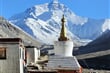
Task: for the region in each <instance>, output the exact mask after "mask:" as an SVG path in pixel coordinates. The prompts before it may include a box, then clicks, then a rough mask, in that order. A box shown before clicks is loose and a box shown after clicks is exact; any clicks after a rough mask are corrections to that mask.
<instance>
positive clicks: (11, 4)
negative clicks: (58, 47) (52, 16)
mask: <svg viewBox="0 0 110 73" xmlns="http://www.w3.org/2000/svg"><path fill="white" fill-rule="evenodd" d="M51 1H52V0H0V16H3V17H5V18H6V19H8V18H9V17H11V16H12V15H14V14H17V13H20V12H23V11H25V10H26V9H27V8H30V7H32V6H34V5H37V4H43V3H49V2H51ZM59 2H60V3H63V4H65V5H66V6H67V7H69V8H70V9H71V10H72V11H73V12H74V13H75V14H77V15H79V16H83V17H89V18H94V19H103V18H110V0H59Z"/></svg>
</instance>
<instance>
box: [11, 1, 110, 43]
mask: <svg viewBox="0 0 110 73" xmlns="http://www.w3.org/2000/svg"><path fill="white" fill-rule="evenodd" d="M63 14H64V15H65V18H66V19H67V22H66V27H67V35H69V38H71V39H73V40H74V41H79V39H89V40H94V39H96V38H97V37H98V36H100V35H101V34H102V32H103V31H105V30H106V29H110V24H109V22H110V20H109V19H108V20H105V19H101V20H95V19H90V18H85V17H80V16H77V15H76V14H75V13H74V12H72V11H71V10H70V9H69V8H68V7H66V6H65V5H64V4H61V3H59V2H58V1H57V0H53V1H52V2H50V3H45V4H41V5H35V6H33V7H31V8H28V9H27V10H26V11H24V12H22V13H20V14H17V15H14V16H12V17H11V18H10V19H9V20H10V21H11V22H12V23H14V24H15V25H17V26H19V27H20V28H21V29H23V30H24V31H26V32H27V33H29V34H30V35H32V36H33V37H35V38H36V39H37V40H39V41H41V42H43V43H53V41H55V40H57V38H58V37H59V34H60V29H61V18H62V15H63ZM108 26H109V27H108Z"/></svg>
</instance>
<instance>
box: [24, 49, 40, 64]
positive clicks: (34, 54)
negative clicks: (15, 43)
mask: <svg viewBox="0 0 110 73" xmlns="http://www.w3.org/2000/svg"><path fill="white" fill-rule="evenodd" d="M26 52H27V64H28V65H29V64H30V63H35V62H36V61H38V57H39V56H40V50H39V49H37V48H26Z"/></svg>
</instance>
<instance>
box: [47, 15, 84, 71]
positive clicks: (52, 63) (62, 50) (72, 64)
mask: <svg viewBox="0 0 110 73" xmlns="http://www.w3.org/2000/svg"><path fill="white" fill-rule="evenodd" d="M61 22H62V28H61V33H60V37H59V38H58V41H55V44H54V53H55V55H53V56H49V59H48V63H47V68H48V69H52V70H58V72H59V73H60V71H61V72H62V71H63V72H64V73H82V68H81V66H80V64H79V62H78V60H77V59H76V57H75V56H73V55H72V52H73V46H74V45H73V42H72V41H70V40H69V39H68V38H67V37H66V31H65V29H66V28H65V18H64V15H63V18H62V19H61Z"/></svg>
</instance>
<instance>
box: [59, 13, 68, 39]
mask: <svg viewBox="0 0 110 73" xmlns="http://www.w3.org/2000/svg"><path fill="white" fill-rule="evenodd" d="M61 22H62V23H61V24H62V28H61V32H60V37H59V38H58V40H59V41H67V40H68V38H67V37H66V27H65V22H66V20H65V17H64V15H63V17H62V19H61Z"/></svg>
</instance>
